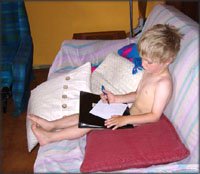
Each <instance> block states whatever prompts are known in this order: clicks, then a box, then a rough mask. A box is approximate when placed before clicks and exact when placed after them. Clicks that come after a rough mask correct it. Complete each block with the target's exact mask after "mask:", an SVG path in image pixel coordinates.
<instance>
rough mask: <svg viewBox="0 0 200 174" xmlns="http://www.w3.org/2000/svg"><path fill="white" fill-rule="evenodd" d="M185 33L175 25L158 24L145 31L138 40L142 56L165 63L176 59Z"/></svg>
mask: <svg viewBox="0 0 200 174" xmlns="http://www.w3.org/2000/svg"><path fill="white" fill-rule="evenodd" d="M182 37H183V35H182V34H181V33H180V32H179V30H178V29H177V28H175V27H174V26H170V25H168V24H157V25H154V26H153V27H152V28H150V29H149V30H147V31H145V32H144V33H143V34H142V36H141V38H140V39H139V41H138V50H139V53H140V56H141V57H147V58H149V59H151V60H152V61H153V62H157V63H164V62H167V61H168V60H169V59H172V61H173V60H174V59H175V57H176V55H177V53H178V51H179V50H180V42H181V39H182Z"/></svg>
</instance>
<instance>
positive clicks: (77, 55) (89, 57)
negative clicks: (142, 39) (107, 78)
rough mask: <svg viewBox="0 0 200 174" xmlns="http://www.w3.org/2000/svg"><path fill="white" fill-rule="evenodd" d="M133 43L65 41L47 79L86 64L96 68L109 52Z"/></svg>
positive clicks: (119, 41) (127, 41)
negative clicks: (88, 63)
mask: <svg viewBox="0 0 200 174" xmlns="http://www.w3.org/2000/svg"><path fill="white" fill-rule="evenodd" d="M132 42H134V39H129V38H126V39H119V40H65V41H64V42H63V43H62V45H61V48H60V50H59V52H58V54H57V56H56V58H55V60H54V62H53V64H52V66H51V67H50V70H49V75H48V78H51V74H52V73H59V72H62V71H70V70H72V69H74V68H77V67H78V66H81V65H83V64H84V63H86V62H91V64H92V67H96V66H98V65H99V64H100V63H101V62H102V61H103V60H104V59H105V57H106V56H107V55H108V54H109V53H111V52H117V51H118V49H120V48H122V47H123V46H125V45H128V44H130V43H132Z"/></svg>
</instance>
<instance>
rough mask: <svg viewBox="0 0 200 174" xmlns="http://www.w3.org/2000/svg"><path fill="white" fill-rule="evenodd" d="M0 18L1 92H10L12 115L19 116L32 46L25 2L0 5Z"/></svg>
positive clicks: (26, 89)
mask: <svg viewBox="0 0 200 174" xmlns="http://www.w3.org/2000/svg"><path fill="white" fill-rule="evenodd" d="M0 15H1V25H0V26H1V55H0V56H1V59H0V88H3V87H11V88H12V96H13V102H14V106H15V109H14V115H19V114H20V113H21V112H22V111H24V109H25V108H26V107H27V103H28V98H29V95H30V89H29V86H30V80H31V78H32V62H33V42H32V37H31V33H30V27H29V22H28V17H27V14H26V9H25V4H24V1H23V0H11V1H6V0H3V1H1V2H0Z"/></svg>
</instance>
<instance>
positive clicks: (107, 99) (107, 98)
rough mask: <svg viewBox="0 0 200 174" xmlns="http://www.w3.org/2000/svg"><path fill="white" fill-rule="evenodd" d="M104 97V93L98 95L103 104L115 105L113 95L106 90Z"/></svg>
mask: <svg viewBox="0 0 200 174" xmlns="http://www.w3.org/2000/svg"><path fill="white" fill-rule="evenodd" d="M104 92H105V93H106V95H105V94H104V93H102V94H100V97H101V99H102V101H103V102H104V103H115V95H114V94H113V93H112V92H110V91H107V90H104Z"/></svg>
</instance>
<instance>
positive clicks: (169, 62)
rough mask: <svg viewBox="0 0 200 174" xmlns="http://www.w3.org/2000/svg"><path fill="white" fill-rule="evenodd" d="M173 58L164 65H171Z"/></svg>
mask: <svg viewBox="0 0 200 174" xmlns="http://www.w3.org/2000/svg"><path fill="white" fill-rule="evenodd" d="M173 60H174V59H173V58H172V57H171V58H169V59H168V60H167V61H166V62H165V63H166V64H167V65H169V64H171V63H172V62H173Z"/></svg>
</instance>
